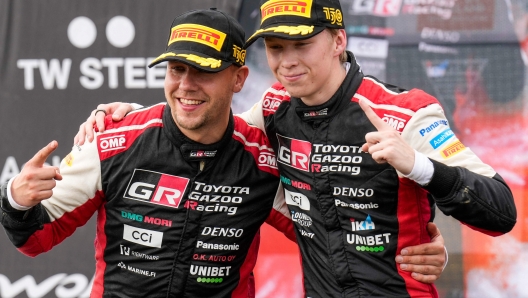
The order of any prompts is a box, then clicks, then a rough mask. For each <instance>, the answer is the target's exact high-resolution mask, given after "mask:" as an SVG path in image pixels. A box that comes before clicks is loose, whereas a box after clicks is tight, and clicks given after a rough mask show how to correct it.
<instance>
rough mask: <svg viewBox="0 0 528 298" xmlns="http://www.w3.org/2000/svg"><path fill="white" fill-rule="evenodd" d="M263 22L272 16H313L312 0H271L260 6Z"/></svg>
mask: <svg viewBox="0 0 528 298" xmlns="http://www.w3.org/2000/svg"><path fill="white" fill-rule="evenodd" d="M260 12H261V14H262V21H261V23H262V22H264V21H265V20H266V19H268V18H271V17H276V16H280V15H292V16H300V17H305V18H310V17H311V12H312V0H270V1H268V2H266V3H264V4H262V6H261V7H260Z"/></svg>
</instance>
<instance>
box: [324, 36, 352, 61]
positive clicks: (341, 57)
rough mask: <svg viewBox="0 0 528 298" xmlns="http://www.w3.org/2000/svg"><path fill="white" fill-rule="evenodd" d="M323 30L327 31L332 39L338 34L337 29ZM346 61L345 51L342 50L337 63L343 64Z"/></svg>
mask: <svg viewBox="0 0 528 298" xmlns="http://www.w3.org/2000/svg"><path fill="white" fill-rule="evenodd" d="M325 30H328V32H329V33H330V35H332V37H336V36H337V35H338V34H339V29H333V28H326V29H325ZM347 59H348V55H347V53H346V50H344V51H343V52H342V53H341V55H339V61H341V62H343V63H344V62H347Z"/></svg>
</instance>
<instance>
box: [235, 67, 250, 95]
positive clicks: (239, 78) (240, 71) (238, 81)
mask: <svg viewBox="0 0 528 298" xmlns="http://www.w3.org/2000/svg"><path fill="white" fill-rule="evenodd" d="M248 75H249V67H247V66H246V65H244V66H241V67H237V68H236V70H235V76H234V77H235V84H234V85H233V92H234V93H238V92H240V90H242V87H244V83H245V82H246V79H247V77H248Z"/></svg>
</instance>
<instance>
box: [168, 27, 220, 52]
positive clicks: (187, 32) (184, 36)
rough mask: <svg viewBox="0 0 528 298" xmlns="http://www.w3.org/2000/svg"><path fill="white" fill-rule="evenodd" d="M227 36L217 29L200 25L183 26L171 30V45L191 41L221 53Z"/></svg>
mask: <svg viewBox="0 0 528 298" xmlns="http://www.w3.org/2000/svg"><path fill="white" fill-rule="evenodd" d="M225 38H226V34H225V33H223V32H220V31H218V30H216V29H213V28H210V27H207V26H202V25H198V24H181V25H178V26H175V27H172V29H171V37H170V39H169V44H168V45H170V44H172V43H174V42H178V41H191V42H197V43H201V44H204V45H206V46H210V47H211V48H213V49H215V50H217V51H219V52H220V50H221V49H222V46H223V45H224V40H225Z"/></svg>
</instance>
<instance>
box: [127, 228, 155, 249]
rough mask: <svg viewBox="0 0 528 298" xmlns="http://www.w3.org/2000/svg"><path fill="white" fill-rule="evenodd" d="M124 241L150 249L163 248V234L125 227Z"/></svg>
mask: <svg viewBox="0 0 528 298" xmlns="http://www.w3.org/2000/svg"><path fill="white" fill-rule="evenodd" d="M123 227H124V229H123V239H125V240H127V241H130V242H134V243H137V244H141V245H144V246H150V247H157V248H160V247H161V243H162V241H163V233H162V232H156V231H151V230H146V229H140V228H136V227H133V226H129V225H123Z"/></svg>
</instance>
